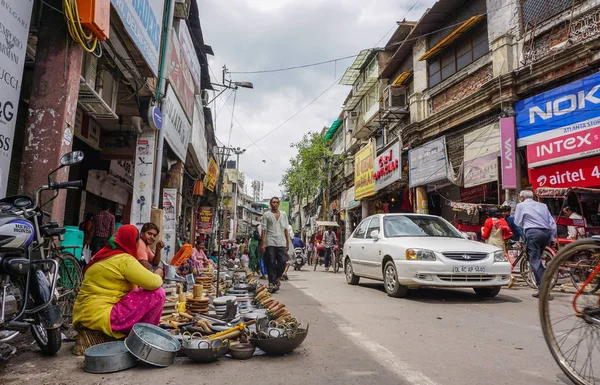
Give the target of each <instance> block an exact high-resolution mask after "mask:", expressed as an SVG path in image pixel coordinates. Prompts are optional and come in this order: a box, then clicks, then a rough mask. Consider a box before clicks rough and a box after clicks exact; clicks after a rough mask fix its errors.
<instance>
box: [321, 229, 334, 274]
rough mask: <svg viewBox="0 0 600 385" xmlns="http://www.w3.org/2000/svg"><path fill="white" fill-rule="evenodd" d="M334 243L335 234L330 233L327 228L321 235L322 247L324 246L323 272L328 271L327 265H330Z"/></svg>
mask: <svg viewBox="0 0 600 385" xmlns="http://www.w3.org/2000/svg"><path fill="white" fill-rule="evenodd" d="M336 243H337V237H336V236H335V233H334V232H333V231H331V229H330V228H329V227H327V228H326V229H325V232H324V233H323V246H325V271H329V265H331V254H332V252H333V248H334V247H335V244H336Z"/></svg>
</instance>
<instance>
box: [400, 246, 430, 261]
mask: <svg viewBox="0 0 600 385" xmlns="http://www.w3.org/2000/svg"><path fill="white" fill-rule="evenodd" d="M406 260H407V261H435V253H434V252H433V251H431V250H420V249H408V250H406Z"/></svg>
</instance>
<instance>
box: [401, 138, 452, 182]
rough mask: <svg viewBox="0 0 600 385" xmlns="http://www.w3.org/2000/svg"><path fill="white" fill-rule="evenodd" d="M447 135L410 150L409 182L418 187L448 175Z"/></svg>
mask: <svg viewBox="0 0 600 385" xmlns="http://www.w3.org/2000/svg"><path fill="white" fill-rule="evenodd" d="M447 159H448V158H447V156H446V137H445V136H442V137H441V138H439V139H435V140H432V141H431V142H428V143H426V144H424V145H423V146H421V147H417V148H415V149H412V150H410V151H409V152H408V160H409V184H410V187H418V186H423V185H426V184H427V183H432V182H439V181H441V180H443V179H446V178H447V177H448V161H447Z"/></svg>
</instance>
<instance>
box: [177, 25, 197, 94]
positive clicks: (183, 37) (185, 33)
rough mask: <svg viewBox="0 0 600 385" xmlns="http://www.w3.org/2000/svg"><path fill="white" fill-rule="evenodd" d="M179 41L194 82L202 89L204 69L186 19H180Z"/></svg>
mask: <svg viewBox="0 0 600 385" xmlns="http://www.w3.org/2000/svg"><path fill="white" fill-rule="evenodd" d="M179 42H180V43H181V50H182V51H183V56H184V58H185V60H186V61H187V63H188V67H189V69H190V72H191V74H192V79H194V84H195V85H196V87H197V88H198V89H200V84H201V83H202V80H201V79H202V70H201V69H200V62H199V61H198V55H196V50H195V49H194V42H193V40H192V36H191V35H190V30H189V29H188V26H187V23H186V22H185V20H179Z"/></svg>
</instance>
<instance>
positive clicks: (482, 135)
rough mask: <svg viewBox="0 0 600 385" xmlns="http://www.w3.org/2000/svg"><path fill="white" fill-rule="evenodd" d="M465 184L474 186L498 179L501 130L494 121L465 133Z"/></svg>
mask: <svg viewBox="0 0 600 385" xmlns="http://www.w3.org/2000/svg"><path fill="white" fill-rule="evenodd" d="M464 140H465V156H464V161H463V162H464V163H463V164H464V173H465V178H464V186H465V187H473V186H478V185H480V184H484V183H489V182H493V181H496V180H498V157H499V156H500V130H499V129H498V124H497V123H493V124H490V125H488V126H485V127H483V128H480V129H478V130H475V131H472V132H470V133H468V134H465V137H464Z"/></svg>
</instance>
